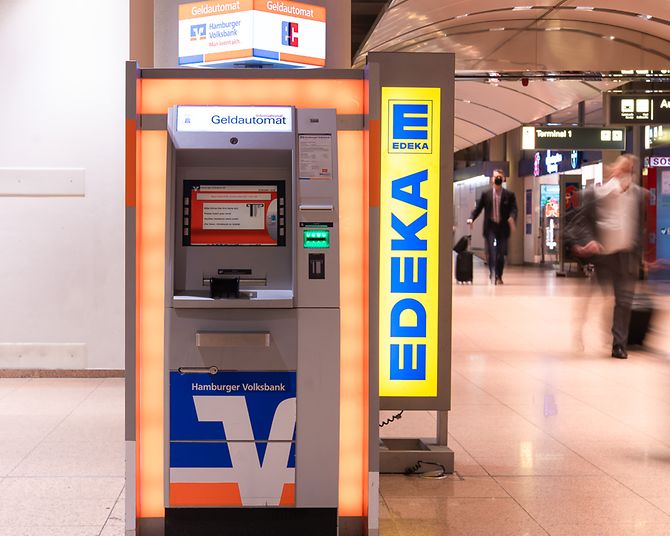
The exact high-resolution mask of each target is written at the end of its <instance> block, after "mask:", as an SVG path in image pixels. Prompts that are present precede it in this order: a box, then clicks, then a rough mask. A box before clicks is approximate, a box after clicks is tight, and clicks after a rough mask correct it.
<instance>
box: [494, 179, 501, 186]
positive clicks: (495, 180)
mask: <svg viewBox="0 0 670 536" xmlns="http://www.w3.org/2000/svg"><path fill="white" fill-rule="evenodd" d="M502 183H503V180H502V177H496V178H495V179H494V180H493V184H495V185H496V186H500V185H501V184H502Z"/></svg>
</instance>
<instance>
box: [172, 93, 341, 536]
mask: <svg viewBox="0 0 670 536" xmlns="http://www.w3.org/2000/svg"><path fill="white" fill-rule="evenodd" d="M336 140H337V136H336V114H335V110H330V109H295V108H292V107H222V106H175V107H173V108H171V109H170V110H169V113H168V153H167V154H168V158H167V159H168V172H167V185H166V192H167V196H166V207H167V210H166V218H167V221H166V264H165V397H166V400H165V408H166V412H165V413H166V414H165V475H166V476H165V505H166V515H165V533H166V534H171V535H182V534H183V535H186V534H188V535H189V536H199V535H218V534H224V533H225V534H232V535H234V534H273V535H279V534H291V535H295V534H310V533H315V534H316V533H317V532H313V531H314V530H317V531H318V534H320V535H326V534H337V505H338V473H339V460H338V457H339V370H340V364H339V322H340V319H339V256H338V250H339V247H338V246H339V239H338V237H339V230H338V186H337V144H336ZM224 528H225V531H224Z"/></svg>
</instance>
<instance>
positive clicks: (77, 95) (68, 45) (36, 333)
mask: <svg viewBox="0 0 670 536" xmlns="http://www.w3.org/2000/svg"><path fill="white" fill-rule="evenodd" d="M128 20H129V8H128V0H67V1H63V2H53V1H52V0H0V50H1V51H2V52H1V53H0V73H2V83H0V102H1V103H2V122H1V123H0V168H16V167H28V168H57V167H61V168H62V167H66V168H84V169H85V173H86V178H85V188H86V192H85V195H83V196H78V197H76V196H70V197H51V196H44V197H39V196H28V197H7V196H1V194H2V192H0V207H1V208H0V243H2V246H3V247H2V255H1V258H2V261H1V262H0V296H2V307H0V343H1V344H0V368H3V365H5V366H7V365H8V363H9V364H16V363H17V362H19V365H18V366H21V365H20V362H21V359H18V355H22V356H23V357H24V358H25V357H29V359H28V360H27V361H26V360H25V359H24V361H23V363H24V364H26V363H27V364H29V365H30V366H31V367H34V366H36V365H39V366H40V368H64V367H68V365H75V366H77V367H80V366H84V367H87V368H113V369H122V368H123V366H124V358H123V348H124V342H123V314H124V311H123V298H124V294H123V293H124V278H123V277H124V276H123V271H124V270H123V265H124V249H123V240H124V180H125V179H124V147H125V141H124V124H125V101H124V99H125V80H124V74H125V73H124V68H125V67H124V61H125V60H126V59H127V57H128V42H129V36H128V33H129V29H128V26H129V22H128ZM14 343H26V344H25V345H24V346H18V345H15V344H14ZM69 345H71V346H72V348H73V349H72V350H71V351H69V350H68V347H69ZM64 348H65V350H63V349H64ZM21 352H22V353H21ZM75 354H76V355H75ZM72 355H74V359H72V358H69V357H68V356H72ZM17 359H18V361H17ZM68 359H70V361H68Z"/></svg>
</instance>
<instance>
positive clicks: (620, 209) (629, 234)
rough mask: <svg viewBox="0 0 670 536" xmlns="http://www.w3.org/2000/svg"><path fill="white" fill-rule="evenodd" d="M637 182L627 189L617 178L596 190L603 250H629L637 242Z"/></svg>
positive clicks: (599, 234)
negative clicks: (623, 189) (624, 188)
mask: <svg viewBox="0 0 670 536" xmlns="http://www.w3.org/2000/svg"><path fill="white" fill-rule="evenodd" d="M637 194H638V192H637V185H635V184H632V183H631V185H630V187H629V188H628V189H627V190H626V191H625V192H624V191H622V188H621V183H620V182H619V179H617V178H616V177H613V178H611V179H610V180H609V181H607V182H606V183H605V184H604V185H603V186H601V187H600V188H597V189H596V199H597V204H596V210H597V212H596V220H597V222H596V225H597V230H598V238H599V241H600V243H601V244H602V246H603V253H604V254H606V255H609V254H611V253H616V252H617V251H628V250H630V249H632V248H633V246H634V244H635V235H636V230H637V227H638V225H639V222H638V221H637V220H638V202H639V198H638V195H637Z"/></svg>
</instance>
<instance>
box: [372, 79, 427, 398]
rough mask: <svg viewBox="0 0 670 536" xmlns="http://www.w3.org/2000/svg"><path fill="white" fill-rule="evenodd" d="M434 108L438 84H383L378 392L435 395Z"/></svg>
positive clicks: (414, 395)
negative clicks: (428, 85)
mask: <svg viewBox="0 0 670 536" xmlns="http://www.w3.org/2000/svg"><path fill="white" fill-rule="evenodd" d="M439 113H440V89H439V88H389V87H385V88H382V118H381V132H382V144H381V149H382V152H381V184H380V215H379V218H380V220H379V221H380V231H379V237H380V245H379V285H380V287H379V394H380V396H389V397H391V396H392V397H397V396H399V397H433V396H437V380H438V374H437V365H438V355H437V335H438V333H437V321H438V317H437V316H438V287H439V281H438V275H439V271H438V269H439V225H440V202H439V200H440V116H439Z"/></svg>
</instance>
